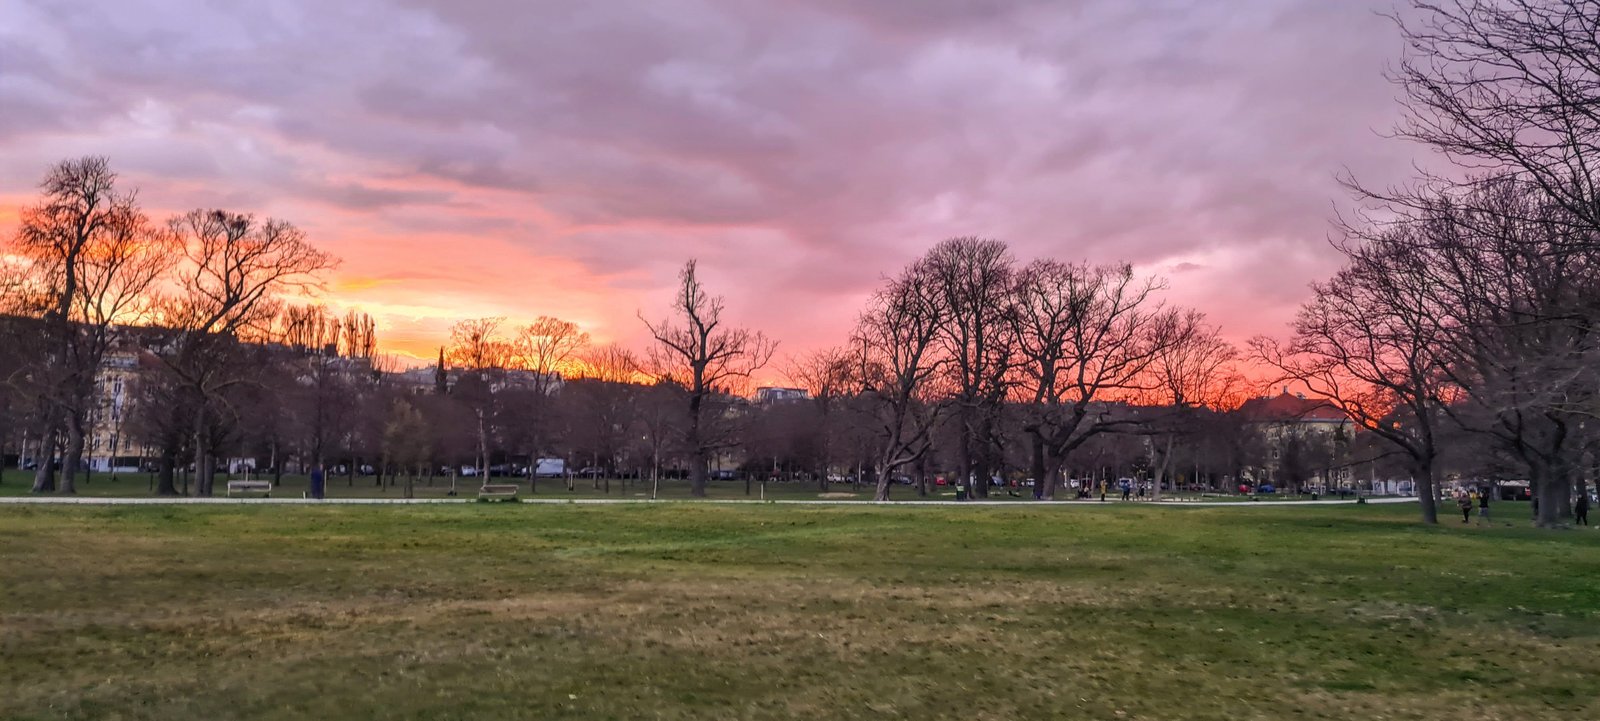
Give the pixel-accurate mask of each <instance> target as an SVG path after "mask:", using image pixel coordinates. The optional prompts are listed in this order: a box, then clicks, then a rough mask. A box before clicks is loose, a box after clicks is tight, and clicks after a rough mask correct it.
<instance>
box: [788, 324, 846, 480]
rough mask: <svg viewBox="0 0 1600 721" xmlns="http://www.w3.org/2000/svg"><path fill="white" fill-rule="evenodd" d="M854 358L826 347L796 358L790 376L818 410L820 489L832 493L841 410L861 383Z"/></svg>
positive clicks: (816, 415) (811, 431)
mask: <svg viewBox="0 0 1600 721" xmlns="http://www.w3.org/2000/svg"><path fill="white" fill-rule="evenodd" d="M856 367H857V364H856V363H855V358H854V356H853V355H852V354H851V353H850V351H849V350H847V349H844V348H824V349H822V350H818V351H813V352H811V353H808V354H806V355H804V356H801V357H800V358H795V359H792V360H791V361H790V362H789V368H788V371H787V372H786V375H787V376H788V377H789V381H790V382H791V383H794V384H796V385H798V386H799V387H801V388H804V389H806V391H807V393H808V394H809V395H810V396H811V401H810V402H811V406H812V408H813V409H814V410H815V417H816V424H815V425H814V426H813V427H812V428H810V429H809V430H810V433H811V434H813V435H814V437H815V445H816V460H817V467H816V468H815V469H814V472H815V473H816V476H817V487H818V489H819V490H821V491H823V492H826V491H827V490H828V474H829V471H830V469H831V466H832V464H833V461H834V459H835V457H836V455H837V454H836V452H835V451H836V449H837V448H839V447H840V446H841V445H842V444H841V443H840V442H839V438H838V435H839V430H840V429H839V422H838V421H839V419H838V416H839V410H840V407H841V406H842V405H843V401H844V399H845V397H846V395H847V394H849V393H851V392H852V391H854V390H855V387H858V386H859V384H860V379H859V378H857V377H856V372H855V371H856Z"/></svg>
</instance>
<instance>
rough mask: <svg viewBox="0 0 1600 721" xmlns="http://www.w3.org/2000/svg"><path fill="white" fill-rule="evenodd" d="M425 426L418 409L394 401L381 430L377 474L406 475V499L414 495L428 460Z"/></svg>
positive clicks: (426, 426) (398, 399) (400, 399)
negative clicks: (390, 470) (386, 472)
mask: <svg viewBox="0 0 1600 721" xmlns="http://www.w3.org/2000/svg"><path fill="white" fill-rule="evenodd" d="M429 453H430V449H429V447H428V425H427V422H426V421H425V420H424V419H423V417H422V412H421V411H419V410H417V408H416V407H414V406H412V405H411V404H410V403H409V402H407V401H406V400H405V399H403V398H396V399H394V401H393V403H392V404H391V406H390V410H389V420H388V422H387V423H385V424H384V427H383V460H382V461H381V462H380V463H379V466H380V468H379V470H378V473H379V474H380V475H381V474H383V473H384V472H385V470H384V469H387V468H393V469H394V470H395V471H396V472H397V473H400V474H403V475H404V476H405V497H406V498H411V497H412V496H413V495H415V491H414V488H415V486H416V480H417V477H418V476H421V475H422V469H423V466H424V464H425V463H426V462H427V460H428V456H429Z"/></svg>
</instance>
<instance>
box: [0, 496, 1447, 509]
mask: <svg viewBox="0 0 1600 721" xmlns="http://www.w3.org/2000/svg"><path fill="white" fill-rule="evenodd" d="M519 500H520V501H521V502H522V503H544V504H554V505H578V506H584V505H589V506H602V505H612V504H631V503H716V504H730V505H732V504H755V505H793V506H1014V507H1015V506H1022V507H1055V508H1080V507H1081V508H1096V507H1104V506H1114V505H1119V504H1136V505H1143V506H1151V505H1154V506H1163V507H1175V508H1191V507H1195V506H1210V507H1216V508H1277V507H1283V506H1349V505H1355V500H1354V499H1351V500H1344V501H1341V500H1338V499H1329V500H1325V501H1260V502H1255V503H1252V502H1249V501H1107V502H1105V503H1100V502H1096V501H1028V500H1016V501H852V500H831V499H816V500H781V501H780V500H774V501H758V500H745V499H716V498H706V499H698V500H688V499H674V500H659V501H656V500H650V499H648V498H523V499H519ZM1416 500H1417V499H1415V498H1369V499H1367V502H1368V503H1415V502H1416ZM476 502H477V499H474V498H409V499H407V498H327V499H323V500H320V501H318V500H314V499H310V498H162V497H152V498H115V497H103V496H4V497H0V505H41V506H44V505H80V506H212V505H241V504H242V505H252V506H261V505H280V506H387V505H414V504H430V503H476Z"/></svg>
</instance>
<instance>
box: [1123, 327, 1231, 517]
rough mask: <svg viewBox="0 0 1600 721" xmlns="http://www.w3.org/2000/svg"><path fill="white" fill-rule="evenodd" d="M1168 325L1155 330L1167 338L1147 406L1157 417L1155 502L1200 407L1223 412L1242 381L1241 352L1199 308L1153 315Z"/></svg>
mask: <svg viewBox="0 0 1600 721" xmlns="http://www.w3.org/2000/svg"><path fill="white" fill-rule="evenodd" d="M1154 320H1155V321H1156V322H1158V323H1165V324H1167V326H1168V327H1165V328H1155V329H1152V333H1153V335H1154V337H1156V338H1161V339H1166V340H1167V341H1168V342H1166V343H1164V344H1162V345H1163V346H1164V347H1162V348H1161V350H1160V351H1158V353H1157V355H1156V359H1155V362H1154V363H1152V364H1151V366H1150V371H1149V373H1150V379H1149V381H1148V391H1147V392H1146V393H1145V394H1144V399H1143V400H1144V401H1145V403H1146V404H1147V405H1149V406H1152V407H1154V408H1155V409H1156V410H1155V417H1153V418H1152V419H1151V420H1152V423H1151V426H1152V427H1151V429H1150V430H1151V432H1150V433H1149V435H1148V436H1147V438H1148V439H1149V446H1150V470H1151V475H1152V478H1151V480H1152V481H1153V483H1152V484H1151V493H1152V496H1151V497H1152V499H1153V500H1160V499H1161V490H1162V486H1163V484H1164V483H1165V482H1166V480H1167V479H1168V478H1170V477H1171V476H1172V473H1173V461H1174V458H1175V456H1174V453H1173V446H1174V445H1175V444H1176V443H1177V440H1178V438H1179V437H1181V436H1185V435H1189V434H1190V433H1192V432H1193V430H1194V426H1195V419H1196V416H1197V415H1198V411H1201V410H1203V409H1210V410H1218V409H1220V408H1221V407H1222V406H1223V404H1224V403H1225V402H1226V401H1227V399H1228V398H1229V397H1230V396H1231V395H1232V393H1233V390H1234V388H1236V387H1237V386H1238V384H1239V383H1240V380H1239V373H1238V370H1237V369H1236V368H1234V367H1233V363H1234V361H1235V360H1236V359H1237V358H1238V355H1239V352H1238V350H1237V349H1235V348H1234V347H1233V345H1232V344H1230V343H1228V342H1227V341H1225V340H1223V339H1222V331H1221V328H1220V327H1218V326H1214V325H1210V324H1208V323H1206V320H1205V314H1203V313H1200V312H1199V311H1193V310H1191V311H1187V312H1183V313H1170V314H1160V315H1157V316H1156V318H1155V319H1154Z"/></svg>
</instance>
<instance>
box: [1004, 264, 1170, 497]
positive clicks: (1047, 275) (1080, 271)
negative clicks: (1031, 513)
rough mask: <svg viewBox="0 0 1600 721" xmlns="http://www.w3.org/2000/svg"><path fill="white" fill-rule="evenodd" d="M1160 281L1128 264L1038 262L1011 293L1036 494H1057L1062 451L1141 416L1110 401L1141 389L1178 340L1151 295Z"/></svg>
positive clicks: (1064, 455)
mask: <svg viewBox="0 0 1600 721" xmlns="http://www.w3.org/2000/svg"><path fill="white" fill-rule="evenodd" d="M1159 287H1160V284H1159V283H1158V282H1157V281H1155V280H1154V279H1143V278H1139V277H1137V276H1135V275H1134V272H1133V268H1132V266H1129V265H1126V264H1123V265H1109V266H1089V265H1071V264H1067V263H1061V262H1059V261H1055V260H1037V261H1034V262H1032V263H1030V264H1028V266H1026V267H1025V268H1023V269H1022V271H1021V272H1020V274H1019V275H1018V278H1017V282H1016V286H1015V288H1014V290H1013V293H1014V295H1015V297H1016V300H1015V307H1016V311H1015V313H1014V315H1013V322H1014V323H1015V324H1016V326H1017V330H1016V335H1017V348H1018V352H1019V354H1020V356H1021V362H1020V365H1019V370H1018V377H1019V381H1018V383H1019V385H1020V388H1021V390H1022V392H1023V398H1022V401H1023V402H1025V403H1027V404H1028V410H1029V413H1030V417H1029V418H1028V420H1027V422H1026V423H1025V424H1024V430H1025V432H1026V433H1027V434H1028V436H1029V440H1030V442H1031V444H1032V448H1031V459H1030V466H1031V470H1032V473H1033V477H1034V478H1035V479H1036V482H1038V483H1043V484H1044V488H1043V490H1042V491H1041V493H1040V495H1041V497H1043V498H1046V499H1050V498H1053V497H1054V492H1055V488H1056V485H1057V484H1058V483H1059V481H1060V479H1061V470H1062V468H1063V466H1064V465H1065V463H1066V460H1067V454H1068V453H1069V452H1071V451H1072V450H1073V449H1074V448H1077V447H1078V446H1080V445H1082V444H1083V443H1084V442H1086V441H1087V440H1088V439H1090V438H1092V437H1093V436H1095V435H1097V434H1100V433H1105V432H1109V431H1113V430H1118V429H1128V428H1131V427H1133V426H1135V425H1137V424H1138V423H1139V422H1140V420H1139V419H1137V418H1134V417H1132V416H1131V415H1129V414H1126V413H1118V412H1116V408H1115V407H1114V406H1112V405H1110V404H1109V403H1108V401H1118V400H1126V399H1128V398H1130V397H1132V396H1133V395H1134V394H1136V393H1138V392H1141V391H1144V390H1147V389H1148V388H1149V386H1150V382H1151V379H1150V377H1149V374H1148V372H1147V371H1148V370H1149V369H1150V367H1151V366H1152V364H1154V363H1155V362H1156V361H1157V360H1158V359H1159V358H1160V357H1161V353H1162V352H1163V351H1164V350H1165V349H1166V348H1168V347H1169V346H1170V345H1172V344H1173V343H1175V342H1176V341H1177V340H1178V338H1177V337H1173V336H1171V335H1170V334H1165V333H1163V331H1164V330H1170V329H1172V328H1173V327H1174V326H1173V324H1172V323H1170V322H1163V321H1162V320H1161V316H1163V315H1164V314H1166V315H1170V314H1172V313H1174V312H1175V311H1171V310H1168V309H1164V308H1161V307H1160V305H1159V304H1158V303H1157V302H1156V300H1155V298H1154V293H1155V291H1156V290H1157V289H1158V288H1159Z"/></svg>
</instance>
